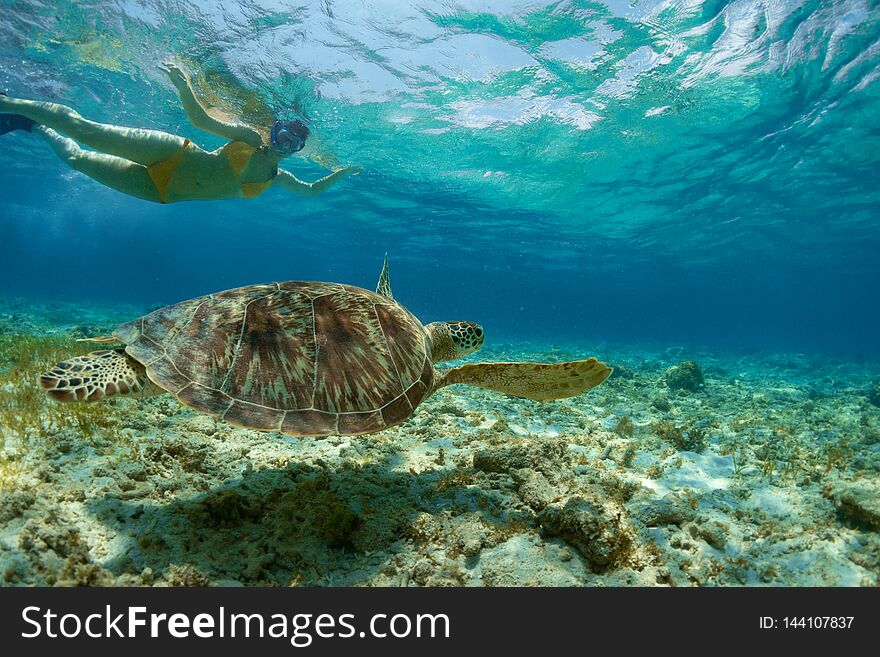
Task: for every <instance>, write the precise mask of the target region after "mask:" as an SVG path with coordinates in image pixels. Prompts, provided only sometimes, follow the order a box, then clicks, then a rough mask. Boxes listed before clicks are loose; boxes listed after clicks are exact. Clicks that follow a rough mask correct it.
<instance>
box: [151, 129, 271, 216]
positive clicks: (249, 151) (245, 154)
mask: <svg viewBox="0 0 880 657" xmlns="http://www.w3.org/2000/svg"><path fill="white" fill-rule="evenodd" d="M190 146H192V142H191V141H190V140H189V139H186V140H184V142H183V146H182V147H181V148H180V150H179V151H178V152H177V153H175V154H174V155H172V156H171V157H169V158H167V159H165V160H162V161H161V162H157V163H156V164H151V165H150V166H148V167H147V174H148V175H149V176H150V180H152V181H153V184H154V185H156V189H157V190H158V192H159V198H160V199H161V201H162V203H168V202H169V201H168V187H170V186H171V179H172V178H173V177H174V170H175V169H176V168H177V165H178V164H179V163H180V158H181V157H183V154H184V153H185V152H186V150H187V149H188V148H189V147H190ZM256 152H257V149H256V147H254V146H251V145H250V144H246V143H245V142H243V141H232V142H229V143H228V144H226V146H224V147H223V153H224V154H225V155H226V159H227V160H228V162H229V167H230V168H231V169H232V171H233V172H234V173H235V175H236V176H240V175H241V172H242V171H244V170H245V168H246V167H247V165H248V163H249V162H250V161H251V157H253V154H254V153H256ZM276 175H278V171H277V170H276V171H275V173H274V174H273V175H272V177H271V178H269V180H266V181H264V182H258V183H241V195H242V196H243V197H244V198H254V197H255V196H259V195H260V194H262V193H263V192H265V191H266V189H267V188H268V187H269V185H271V184H272V180H274V178H275V176H276Z"/></svg>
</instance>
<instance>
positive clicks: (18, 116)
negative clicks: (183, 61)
mask: <svg viewBox="0 0 880 657" xmlns="http://www.w3.org/2000/svg"><path fill="white" fill-rule="evenodd" d="M162 70H163V71H165V72H166V73H167V74H168V77H169V78H170V79H171V82H172V83H174V86H175V87H176V88H177V91H178V93H179V95H180V101H181V104H182V105H183V110H184V112H185V113H186V116H187V118H188V119H189V121H190V123H192V124H193V125H194V126H195V127H197V128H200V129H202V130H205V131H207V132H211V133H213V134H215V135H219V136H221V137H224V138H226V139H229V140H230V141H229V143H228V144H226V145H225V146H222V147H221V148H218V149H217V150H215V151H211V152H208V151H205V150H203V149H201V148H199V147H198V146H196V145H195V144H194V143H192V142H191V141H190V140H189V139H184V138H183V137H179V136H177V135H172V134H170V133H167V132H162V131H159V130H147V129H143V128H124V127H121V126H116V125H109V124H105V123H95V122H93V121H89V120H88V119H85V118H83V117H82V116H80V115H79V114H78V113H77V112H76V111H74V110H73V109H71V108H70V107H67V106H65V105H59V104H57V103H48V102H41V101H35V100H22V99H18V98H10V97H9V96H7V95H6V94H3V93H2V92H0V112H8V113H5V114H0V135H2V134H5V133H7V132H10V131H13V130H25V131H28V132H33V133H37V134H39V135H40V136H42V137H43V138H44V139H45V140H46V141H47V142H49V145H50V146H51V147H52V150H53V151H55V154H56V155H58V157H59V158H61V160H62V161H63V162H65V163H66V164H68V165H69V166H70V167H72V168H73V169H75V170H76V171H79V172H81V173H84V174H86V175H87V176H89V177H90V178H92V179H93V180H96V181H97V182H99V183H101V184H103V185H106V186H107V187H112V188H113V189H115V190H118V191H120V192H123V193H125V194H129V195H131V196H136V197H137V198H141V199H145V200H147V201H155V202H156V203H175V202H177V201H212V200H220V199H230V198H242V197H244V198H253V197H255V196H259V195H260V194H262V193H263V192H264V191H266V189H268V188H269V187H270V186H276V187H280V188H281V189H284V190H286V191H288V192H293V193H295V194H303V195H306V196H314V195H315V194H320V193H321V192H323V191H325V190H327V189H329V188H330V187H332V186H333V185H335V184H336V183H338V182H339V181H340V180H342V178H344V177H345V176H347V175H351V174H357V173H360V171H361V170H360V168H358V167H347V168H343V169H337V170H335V171H334V172H333V173H331V174H330V175H328V176H325V177H324V178H321V179H320V180H318V181H316V182H313V183H307V182H303V181H302V180H300V179H299V178H297V177H296V176H294V175H293V174H292V173H290V172H288V171H285V170H284V169H279V168H278V163H279V162H280V161H281V160H282V159H283V158H284V157H286V156H288V155H291V154H293V153H296V152H297V151H300V150H302V149H303V147H304V146H305V143H306V138H307V137H308V134H309V129H308V128H307V127H306V126H305V124H303V123H302V122H301V121H274V122H273V123H272V125H271V127H270V128H266V129H258V128H252V127H250V126H247V125H244V124H243V123H241V122H239V121H237V120H236V119H234V118H232V117H229V116H227V115H225V114H223V113H222V112H220V111H217V110H215V109H214V108H208V109H206V108H205V107H204V106H203V105H202V104H201V103H200V102H199V100H198V99H197V98H196V95H195V92H194V91H193V88H192V85H191V84H190V81H189V78H188V77H187V75H186V73H185V72H184V71H183V70H182V69H181V68H180V67H179V66H177V65H175V64H170V63H166V64H165V65H164V67H163V68H162ZM80 144H82V145H84V146H88V147H89V148H92V149H94V150H86V149H84V148H82V147H81V146H80Z"/></svg>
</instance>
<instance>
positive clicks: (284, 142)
mask: <svg viewBox="0 0 880 657" xmlns="http://www.w3.org/2000/svg"><path fill="white" fill-rule="evenodd" d="M308 136H309V129H308V128H307V127H306V124H305V123H303V122H302V121H299V120H297V121H274V122H273V123H272V132H271V133H270V135H269V141H270V142H271V144H272V148H274V149H275V150H276V151H278V152H279V153H281V154H282V155H290V154H292V153H296V152H297V151H301V150H302V149H303V148H304V147H305V145H306V137H308Z"/></svg>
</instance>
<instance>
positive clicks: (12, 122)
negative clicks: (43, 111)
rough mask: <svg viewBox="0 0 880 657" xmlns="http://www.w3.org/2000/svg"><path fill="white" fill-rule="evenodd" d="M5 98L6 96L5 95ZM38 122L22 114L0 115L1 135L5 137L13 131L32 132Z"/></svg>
mask: <svg viewBox="0 0 880 657" xmlns="http://www.w3.org/2000/svg"><path fill="white" fill-rule="evenodd" d="M3 95H4V96H5V95H6V94H3ZM35 123H36V121H34V120H32V119H29V118H28V117H26V116H22V115H21V114H0V135H5V134H6V133H7V132H12V131H13V130H25V131H27V132H30V131H31V128H33V127H34V124H35Z"/></svg>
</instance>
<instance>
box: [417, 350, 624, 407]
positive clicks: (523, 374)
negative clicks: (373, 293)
mask: <svg viewBox="0 0 880 657" xmlns="http://www.w3.org/2000/svg"><path fill="white" fill-rule="evenodd" d="M611 372H612V369H611V368H610V367H608V366H607V365H606V364H605V363H600V362H599V361H598V360H596V359H595V358H590V359H588V360H578V361H573V362H569V363H552V364H549V363H477V364H472V365H462V366H461V367H456V368H453V369H451V370H449V371H448V372H446V374H445V375H444V376H442V378H440V379H439V380H438V381H437V383H436V384H435V386H434V389H435V390H436V389H437V388H442V387H444V386H448V385H452V384H455V383H464V384H466V385H470V386H477V387H479V388H486V389H488V390H494V391H496V392H503V393H505V394H508V395H513V396H515V397H525V398H526V399H532V400H534V401H549V400H551V399H564V398H566V397H574V396H575V395H579V394H581V393H582V392H586V391H587V390H589V389H590V388H594V387H595V386H597V385H599V384H600V383H602V382H603V381H604V380H605V379H607V378H608V377H609V375H610V374H611Z"/></svg>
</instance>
